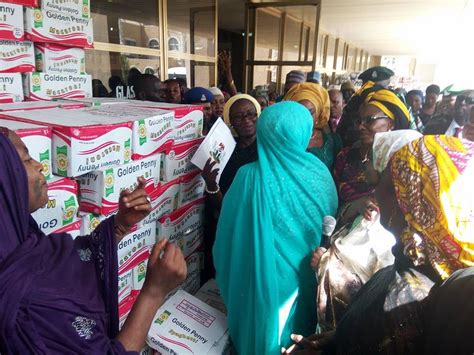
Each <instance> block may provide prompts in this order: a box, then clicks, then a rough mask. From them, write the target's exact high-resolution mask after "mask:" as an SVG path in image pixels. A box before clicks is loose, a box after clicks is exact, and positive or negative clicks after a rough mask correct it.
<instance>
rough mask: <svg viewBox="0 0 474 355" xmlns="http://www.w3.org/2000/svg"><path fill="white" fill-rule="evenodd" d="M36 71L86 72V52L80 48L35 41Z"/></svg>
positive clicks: (59, 72) (53, 72) (55, 72)
mask: <svg viewBox="0 0 474 355" xmlns="http://www.w3.org/2000/svg"><path fill="white" fill-rule="evenodd" d="M34 47H35V48H34V55H35V57H34V58H35V64H36V71H38V72H44V73H48V74H72V75H81V74H85V73H86V64H85V63H86V53H85V51H84V49H82V48H72V47H64V46H61V45H57V44H52V43H35V46H34Z"/></svg>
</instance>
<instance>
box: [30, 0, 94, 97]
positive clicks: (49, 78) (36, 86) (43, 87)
mask: <svg viewBox="0 0 474 355" xmlns="http://www.w3.org/2000/svg"><path fill="white" fill-rule="evenodd" d="M25 36H26V38H28V39H30V40H31V41H33V42H35V59H36V72H35V73H30V74H25V75H24V78H23V80H24V84H23V85H24V91H25V97H26V98H27V99H29V100H35V101H36V100H52V99H60V98H69V97H71V98H74V97H75V98H83V97H91V96H92V79H91V76H90V75H87V74H86V71H85V52H84V48H91V47H92V46H93V42H94V39H93V30H92V19H91V13H90V4H89V1H88V0H82V1H61V2H58V1H54V0H42V1H41V8H27V9H26V10H25Z"/></svg>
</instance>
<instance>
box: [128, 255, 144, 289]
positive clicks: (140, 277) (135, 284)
mask: <svg viewBox="0 0 474 355" xmlns="http://www.w3.org/2000/svg"><path fill="white" fill-rule="evenodd" d="M147 265H148V260H143V261H142V262H140V263H139V264H138V265H137V266H135V267H134V268H133V272H132V289H134V290H141V289H142V288H143V284H144V283H145V278H146V268H147Z"/></svg>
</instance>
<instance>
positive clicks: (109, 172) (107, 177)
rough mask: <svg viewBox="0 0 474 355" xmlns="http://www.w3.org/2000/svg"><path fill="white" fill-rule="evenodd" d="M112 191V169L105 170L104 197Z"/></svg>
mask: <svg viewBox="0 0 474 355" xmlns="http://www.w3.org/2000/svg"><path fill="white" fill-rule="evenodd" d="M113 193H114V169H107V170H105V197H109V196H110V195H112V194H113Z"/></svg>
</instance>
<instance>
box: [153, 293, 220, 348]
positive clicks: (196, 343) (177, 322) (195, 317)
mask: <svg viewBox="0 0 474 355" xmlns="http://www.w3.org/2000/svg"><path fill="white" fill-rule="evenodd" d="M226 331H227V320H226V317H225V316H224V315H223V314H222V313H221V312H219V311H218V310H216V309H213V308H212V307H210V306H209V305H207V304H205V303H204V302H202V301H201V300H199V299H197V298H196V297H194V296H192V295H190V294H189V293H187V292H185V291H181V290H180V291H178V292H176V294H174V295H173V296H171V297H170V298H169V299H168V300H167V301H166V302H165V303H164V304H163V305H162V306H161V307H160V309H159V310H158V311H157V313H156V315H155V317H154V319H153V322H152V324H151V327H150V330H149V331H148V335H147V338H146V342H147V344H148V345H149V346H150V347H151V348H153V349H155V350H158V352H159V353H161V354H207V353H208V352H209V351H210V350H211V348H212V347H213V346H214V344H215V343H216V342H218V341H219V340H220V339H221V338H222V336H223V335H224V334H225V333H226Z"/></svg>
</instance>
